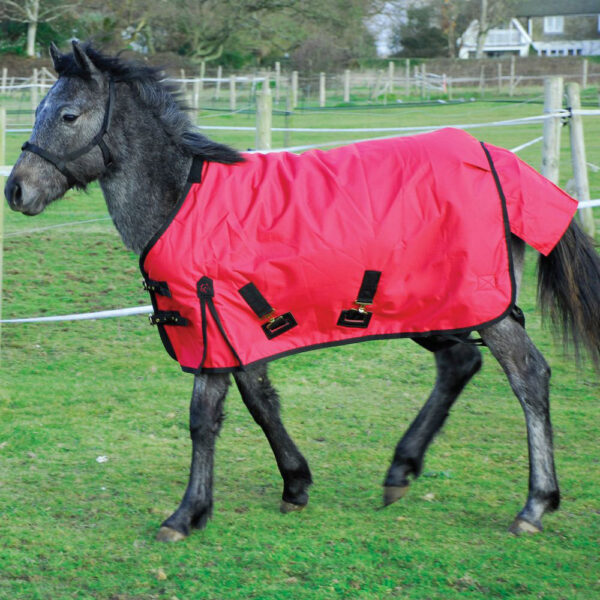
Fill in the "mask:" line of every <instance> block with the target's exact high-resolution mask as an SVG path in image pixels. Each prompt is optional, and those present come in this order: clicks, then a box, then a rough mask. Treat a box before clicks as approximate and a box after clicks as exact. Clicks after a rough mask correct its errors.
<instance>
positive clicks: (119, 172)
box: [100, 112, 191, 254]
mask: <svg viewBox="0 0 600 600" xmlns="http://www.w3.org/2000/svg"><path fill="white" fill-rule="evenodd" d="M136 121H137V122H136ZM115 137H116V138H117V140H118V144H119V152H118V158H117V159H116V162H117V165H116V168H113V169H112V170H111V175H110V176H108V177H102V178H100V186H101V188H102V192H103V194H104V198H105V199H106V204H107V206H108V211H109V213H110V216H111V217H112V220H113V222H114V224H115V227H116V228H117V230H118V231H119V233H120V235H121V238H122V239H123V242H124V243H125V245H126V246H127V247H128V248H129V249H131V250H133V251H134V252H135V253H137V254H140V253H141V252H142V250H143V249H144V247H145V246H146V244H147V243H148V242H149V241H150V239H151V238H152V236H153V235H154V234H155V233H156V231H158V229H159V228H160V227H161V225H162V224H163V223H164V222H165V221H166V219H167V218H168V215H169V213H170V212H171V210H172V209H173V207H174V206H175V204H176V202H177V200H178V199H179V196H180V194H181V193H182V192H183V188H184V186H185V182H186V178H187V174H188V172H189V168H190V165H191V158H190V156H189V155H188V154H187V153H185V151H184V150H183V149H181V148H180V147H178V146H177V145H175V144H174V142H173V141H172V139H171V138H170V137H169V136H168V134H167V133H166V132H165V131H164V130H163V129H162V127H160V126H159V125H158V123H153V120H152V117H151V116H150V115H148V114H143V113H141V112H139V113H138V115H137V118H136V117H134V118H133V119H131V118H128V120H127V122H126V123H125V124H123V125H122V127H121V128H119V130H118V131H117V133H116V134H115Z"/></svg>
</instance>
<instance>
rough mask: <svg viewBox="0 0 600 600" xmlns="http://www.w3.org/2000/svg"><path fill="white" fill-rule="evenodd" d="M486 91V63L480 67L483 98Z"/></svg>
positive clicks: (480, 87)
mask: <svg viewBox="0 0 600 600" xmlns="http://www.w3.org/2000/svg"><path fill="white" fill-rule="evenodd" d="M484 93H485V65H483V64H481V66H480V67H479V95H480V96H481V97H482V98H483V95H484Z"/></svg>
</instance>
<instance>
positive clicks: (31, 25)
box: [0, 0, 78, 56]
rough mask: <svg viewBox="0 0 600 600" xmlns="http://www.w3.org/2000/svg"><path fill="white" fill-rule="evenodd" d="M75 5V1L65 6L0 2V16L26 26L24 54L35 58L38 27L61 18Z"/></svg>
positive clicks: (49, 0) (52, 1)
mask: <svg viewBox="0 0 600 600" xmlns="http://www.w3.org/2000/svg"><path fill="white" fill-rule="evenodd" d="M77 4H78V2H77V1H75V2H73V3H71V4H65V3H64V2H61V1H56V0H0V16H2V17H3V18H7V19H10V20H11V21H17V22H20V23H26V24H27V45H26V49H25V53H26V54H27V56H35V41H36V36H37V30H38V25H39V24H40V23H48V22H50V21H54V20H55V19H58V18H60V17H63V16H64V15H65V14H66V13H67V12H69V11H71V10H72V9H74V8H75V7H76V6H77Z"/></svg>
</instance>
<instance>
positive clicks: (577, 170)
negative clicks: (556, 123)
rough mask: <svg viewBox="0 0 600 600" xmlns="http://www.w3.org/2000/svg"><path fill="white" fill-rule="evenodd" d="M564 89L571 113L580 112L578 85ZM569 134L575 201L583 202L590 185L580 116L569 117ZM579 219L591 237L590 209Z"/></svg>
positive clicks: (585, 199) (592, 231)
mask: <svg viewBox="0 0 600 600" xmlns="http://www.w3.org/2000/svg"><path fill="white" fill-rule="evenodd" d="M566 87H567V98H568V102H569V106H570V107H571V109H572V110H573V111H577V110H581V96H580V93H579V84H578V83H568V84H567V86H566ZM569 134H570V138H571V164H572V165H573V177H574V178H575V189H576V195H577V200H579V201H580V202H585V201H587V200H589V199H590V184H589V181H588V172H587V160H586V156H585V143H584V139H583V119H582V118H581V115H577V114H574V115H571V118H570V119H569ZM579 217H580V219H581V224H582V226H583V230H584V231H585V232H586V233H587V234H588V235H591V236H593V235H594V230H595V226H594V213H593V212H592V209H591V208H590V207H586V208H582V209H580V210H579Z"/></svg>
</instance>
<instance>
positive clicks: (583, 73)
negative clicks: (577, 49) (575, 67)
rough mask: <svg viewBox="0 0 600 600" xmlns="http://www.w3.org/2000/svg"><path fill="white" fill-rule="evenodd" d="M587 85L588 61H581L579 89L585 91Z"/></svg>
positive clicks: (585, 59)
mask: <svg viewBox="0 0 600 600" xmlns="http://www.w3.org/2000/svg"><path fill="white" fill-rule="evenodd" d="M587 84H588V59H587V58H584V59H583V64H582V66H581V88H582V89H584V90H585V88H586V87H587Z"/></svg>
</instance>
